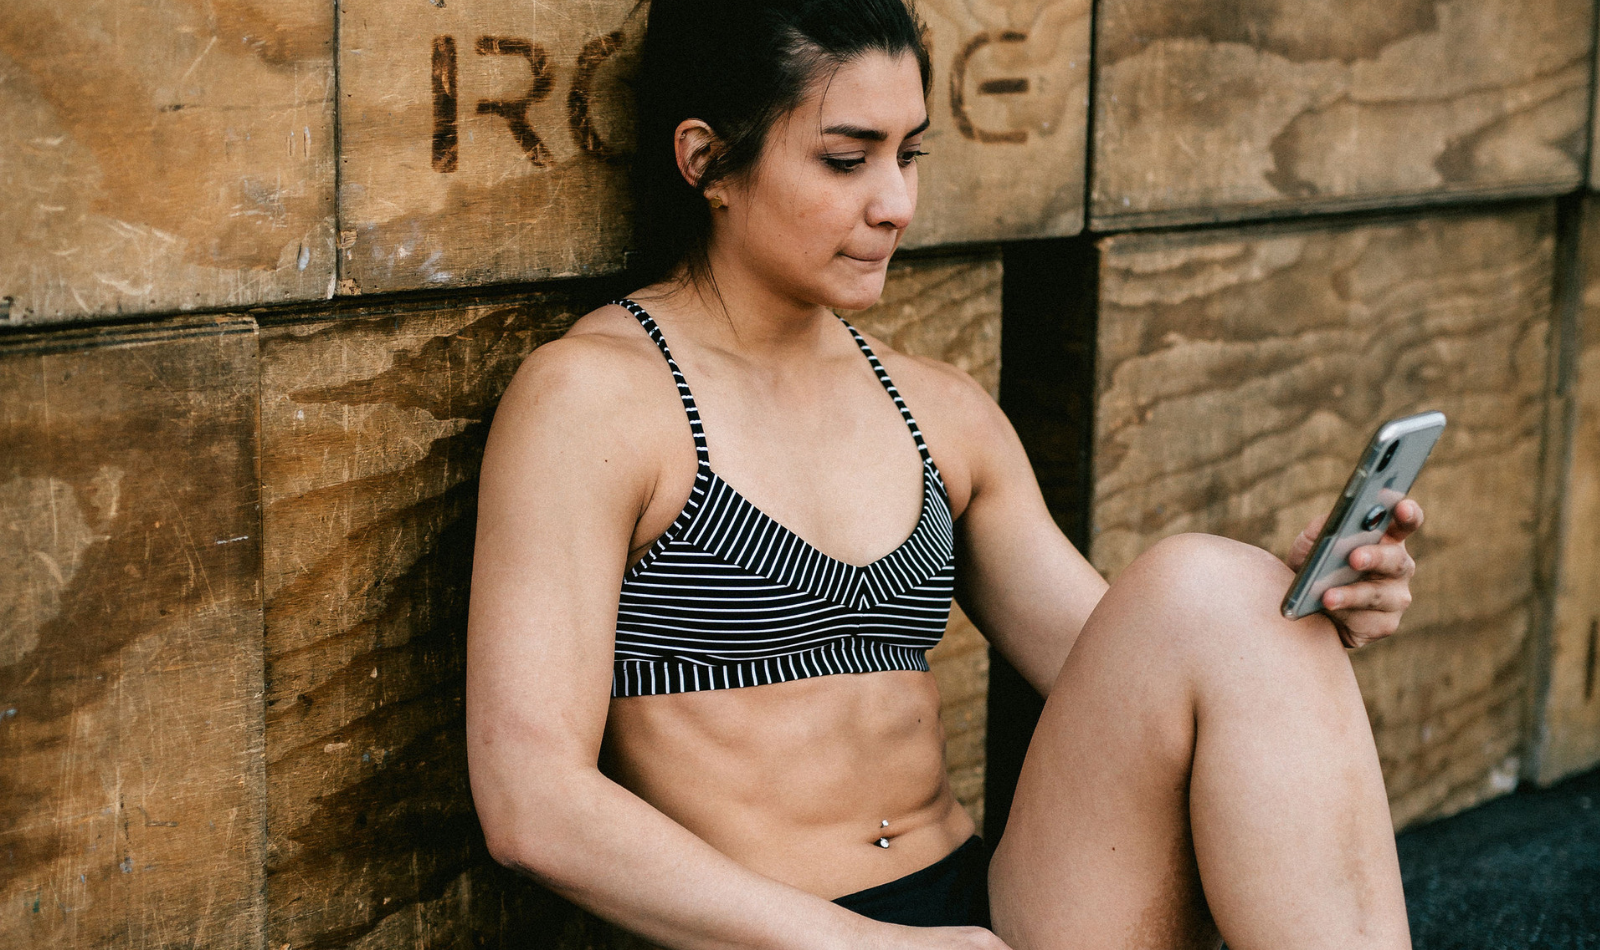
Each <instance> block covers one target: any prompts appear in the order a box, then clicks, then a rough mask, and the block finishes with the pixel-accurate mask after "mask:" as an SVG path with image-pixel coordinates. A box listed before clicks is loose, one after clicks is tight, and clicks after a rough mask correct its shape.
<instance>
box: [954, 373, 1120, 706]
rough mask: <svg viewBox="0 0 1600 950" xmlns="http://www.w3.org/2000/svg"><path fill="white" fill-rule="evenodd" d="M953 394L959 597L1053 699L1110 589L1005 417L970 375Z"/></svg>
mask: <svg viewBox="0 0 1600 950" xmlns="http://www.w3.org/2000/svg"><path fill="white" fill-rule="evenodd" d="M952 390H953V391H952V392H951V393H950V396H951V397H952V398H950V399H948V400H946V401H945V402H944V405H945V407H947V408H948V409H949V410H951V411H952V414H951V416H950V418H952V419H953V421H955V423H956V427H957V431H956V432H953V433H951V434H952V435H956V436H957V438H956V439H955V440H954V441H955V446H956V447H958V451H960V452H961V453H962V459H961V461H962V462H963V464H964V467H965V472H964V473H963V474H964V478H963V482H964V483H965V484H968V485H970V494H969V497H968V500H967V505H966V508H965V509H964V511H963V512H962V514H961V518H960V520H959V521H958V522H957V524H956V561H957V565H958V567H957V570H956V580H957V585H958V586H957V590H956V597H957V599H958V600H959V601H960V603H961V607H962V609H963V610H965V611H966V613H967V616H969V617H970V618H971V619H972V621H973V623H975V624H976V625H977V627H978V629H979V630H982V631H983V633H984V635H985V636H986V637H988V638H989V641H990V642H991V643H993V644H994V645H995V647H996V648H997V649H999V650H1000V653H1001V654H1002V655H1003V656H1004V657H1005V658H1006V660H1008V661H1009V662H1010V663H1011V665H1012V666H1014V667H1016V668H1017V671H1018V672H1020V673H1021V674H1022V676H1023V678H1024V679H1026V680H1027V681H1028V682H1029V684H1031V685H1032V686H1033V688H1034V689H1036V690H1038V691H1039V694H1040V695H1045V694H1047V693H1048V692H1049V691H1050V687H1051V685H1052V684H1053V683H1054V682H1055V680H1056V674H1057V673H1059V672H1060V671H1061V665H1062V663H1064V662H1066V659H1067V654H1068V653H1069V652H1071V650H1072V644H1073V643H1074V642H1076V640H1077V638H1078V632H1079V631H1081V630H1082V629H1083V624H1084V621H1085V620H1087V619H1088V618H1089V614H1090V613H1091V612H1093V611H1094V608H1095V605H1096V604H1098V603H1099V602H1100V597H1101V595H1102V594H1104V593H1105V590H1106V586H1107V585H1106V582H1105V580H1104V579H1103V578H1101V576H1100V573H1099V572H1098V571H1096V570H1095V569H1094V568H1093V567H1091V566H1090V564H1089V562H1088V561H1087V560H1085V559H1084V557H1083V555H1082V554H1080V553H1079V552H1078V549H1077V548H1075V547H1073V545H1072V542H1071V541H1068V540H1067V537H1066V535H1064V534H1062V533H1061V529H1060V527H1058V526H1057V525H1056V523H1055V519H1054V518H1052V517H1051V515H1050V509H1049V508H1048V507H1047V506H1046V505H1045V501H1044V496H1043V494H1042V493H1041V492H1040V491H1039V483H1038V480H1037V479H1035V478H1034V474H1033V467H1032V466H1031V465H1030V464H1029V463H1028V455H1027V452H1026V451H1025V450H1024V449H1023V447H1022V442H1021V440H1020V439H1018V438H1017V434H1016V431H1015V430H1014V429H1012V427H1011V422H1010V420H1008V419H1007V418H1006V416H1005V413H1003V412H1001V411H1000V407H999V406H998V405H996V404H995V402H994V400H993V399H991V398H990V397H989V394H988V393H987V392H985V391H984V390H983V389H982V388H981V387H979V386H978V385H977V384H976V383H974V382H972V380H971V379H969V378H967V377H966V376H965V374H960V379H959V382H958V385H956V386H954V387H952ZM941 444H943V440H941Z"/></svg>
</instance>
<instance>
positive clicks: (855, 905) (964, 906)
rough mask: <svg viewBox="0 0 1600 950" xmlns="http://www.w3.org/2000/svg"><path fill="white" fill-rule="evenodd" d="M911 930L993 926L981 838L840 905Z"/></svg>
mask: <svg viewBox="0 0 1600 950" xmlns="http://www.w3.org/2000/svg"><path fill="white" fill-rule="evenodd" d="M834 903H835V904H838V905H839V906H841V907H844V908H846V909H848V910H853V911H855V912H856V913H858V914H860V915H862V916H863V917H871V918H872V919H873V920H881V921H883V922H884V923H886V924H906V925H908V926H911V927H961V926H974V927H987V926H989V846H988V845H987V844H985V843H984V841H983V839H982V838H980V837H978V836H977V835H973V836H972V837H970V838H968V839H967V841H966V843H965V844H963V845H962V846H961V847H959V848H957V849H955V850H954V851H952V852H950V853H949V854H948V855H946V856H945V857H943V858H941V859H939V860H938V861H935V862H934V863H933V864H930V865H928V866H927V867H925V868H923V869H922V870H920V871H912V872H911V873H910V874H907V875H906V876H905V877H902V878H896V879H895V880H893V881H890V882H888V883H887V884H879V885H878V886H877V887H869V888H867V889H866V890H864V891H856V892H855V893H854V894H846V895H845V896H843V897H841V898H839V899H838V900H836V901H834Z"/></svg>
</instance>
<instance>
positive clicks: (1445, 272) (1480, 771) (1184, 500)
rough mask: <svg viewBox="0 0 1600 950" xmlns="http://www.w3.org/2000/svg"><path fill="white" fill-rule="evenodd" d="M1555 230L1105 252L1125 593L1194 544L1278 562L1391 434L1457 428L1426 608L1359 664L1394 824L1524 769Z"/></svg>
mask: <svg viewBox="0 0 1600 950" xmlns="http://www.w3.org/2000/svg"><path fill="white" fill-rule="evenodd" d="M1553 235H1554V214H1553V209H1552V208H1551V207H1549V206H1546V205H1540V206H1532V207H1529V206H1523V207H1521V208H1518V209H1514V210H1507V211H1504V212H1501V213H1496V214H1483V215H1477V216H1466V215H1442V216H1419V217H1409V218H1404V219H1392V220H1379V221H1375V222H1371V223H1364V224H1360V225H1347V226H1339V227H1324V228H1313V227H1303V228H1287V227H1281V228H1280V227H1257V228H1253V229H1248V230H1227V231H1211V232H1199V233H1188V234H1151V235H1139V236H1124V237H1118V238H1110V239H1107V240H1105V241H1103V242H1102V244H1101V251H1102V254H1103V258H1102V271H1101V284H1100V299H1101V310H1100V330H1099V338H1100V343H1099V359H1098V368H1097V377H1098V382H1097V389H1098V404H1097V407H1096V411H1095V426H1096V436H1095V443H1096V445H1095V466H1094V467H1095V485H1094V501H1093V508H1092V522H1093V524H1092V539H1093V540H1092V559H1093V561H1094V563H1095V565H1096V566H1097V567H1099V568H1100V569H1101V570H1102V571H1104V572H1106V573H1107V574H1108V575H1112V576H1114V575H1115V574H1116V573H1117V572H1118V571H1119V570H1121V568H1122V567H1123V566H1125V565H1126V564H1127V563H1128V562H1129V561H1130V560H1131V559H1132V558H1133V557H1134V556H1135V555H1136V554H1137V553H1138V552H1139V551H1141V550H1143V549H1144V548H1146V547H1147V546H1148V545H1149V544H1150V543H1151V542H1152V541H1154V540H1156V539H1157V538H1160V537H1163V536H1166V535H1170V534H1174V533H1177V532H1180V531H1208V532H1213V533H1216V534H1222V535H1226V536H1228V537H1233V538H1238V539H1241V540H1245V541H1249V542H1252V543H1255V544H1260V545H1262V546H1263V547H1265V548H1267V549H1268V550H1271V551H1273V552H1275V553H1278V554H1279V555H1280V556H1281V555H1283V554H1285V553H1286V552H1287V550H1288V545H1289V543H1290V541H1291V540H1292V539H1293V538H1294V536H1295V535H1296V534H1298V532H1299V531H1300V530H1301V528H1302V527H1303V526H1304V525H1305V524H1306V522H1308V521H1309V520H1310V519H1311V518H1312V517H1313V516H1315V515H1316V514H1319V513H1320V512H1322V511H1324V510H1326V509H1327V508H1329V507H1330V506H1331V503H1332V501H1333V499H1334V497H1335V496H1336V495H1337V493H1338V490H1339V488H1340V487H1341V486H1342V484H1343V482H1344V479H1345V478H1346V477H1347V476H1348V475H1349V471H1350V468H1351V466H1353V465H1354V463H1355V459H1356V456H1357V455H1358V453H1359V451H1360V449H1361V447H1362V446H1363V445H1364V444H1365V442H1366V439H1367V438H1368V436H1369V435H1370V434H1371V432H1372V430H1373V429H1375V428H1376V426H1377V424H1378V423H1379V422H1380V421H1381V420H1383V419H1385V418H1388V417H1390V416H1394V415H1398V414H1401V413H1405V412H1410V411H1417V410H1421V409H1440V410H1443V411H1444V412H1445V413H1446V415H1448V416H1449V418H1450V425H1449V429H1448V430H1447V431H1446V433H1445V436H1444V438H1443V439H1442V440H1441V442H1440V443H1439V445H1438V447H1437V448H1436V450H1435V451H1434V453H1433V458H1432V461H1431V462H1430V463H1429V466H1428V470H1427V471H1426V472H1424V473H1423V476H1422V478H1421V480H1420V481H1419V483H1418V486H1417V488H1416V491H1415V495H1416V497H1417V499H1418V500H1419V501H1420V502H1421V503H1422V504H1423V506H1424V507H1425V508H1426V510H1427V512H1428V523H1427V525H1426V526H1425V527H1424V529H1423V530H1422V532H1421V533H1420V534H1419V535H1417V536H1416V538H1415V539H1414V540H1413V542H1412V543H1411V545H1410V547H1411V550H1412V552H1413V553H1414V554H1415V556H1416V558H1417V561H1418V564H1419V569H1418V574H1417V576H1416V579H1415V581H1414V582H1413V586H1412V589H1413V592H1414V593H1415V597H1416V599H1415V602H1414V604H1413V606H1412V608H1411V610H1410V612H1409V613H1408V614H1407V615H1406V619H1405V622H1404V626H1403V628H1402V631H1401V633H1400V634H1399V635H1397V636H1396V637H1394V638H1392V639H1390V640H1388V641H1385V642H1383V643H1379V644H1375V645H1373V646H1370V647H1367V648H1365V649H1363V650H1361V651H1359V652H1357V653H1355V654H1354V655H1353V659H1354V662H1355V665H1356V672H1357V675H1358V677H1359V678H1360V680H1361V684H1362V691H1363V693H1364V695H1365V696H1366V700H1367V708H1368V713H1369V715H1370V717H1371V720H1372V725H1373V729H1374V733H1375V735H1376V737H1377V741H1378V751H1379V755H1380V757H1381V759H1382V762H1383V766H1384V772H1385V776H1386V778H1387V781H1388V786H1389V792H1390V797H1391V803H1392V806H1393V809H1394V817H1395V820H1396V822H1397V824H1401V825H1403V824H1407V823H1409V822H1412V821H1415V820H1418V819H1422V818H1429V817H1435V816H1438V815H1442V814H1445V813H1448V812H1451V811H1455V810H1458V809H1460V808H1463V807H1466V806H1468V805H1471V804H1473V803H1475V802H1477V801H1480V800H1482V799H1484V798H1486V797H1489V796H1492V795H1494V794H1497V793H1500V792H1504V791H1508V790H1509V789H1510V788H1511V787H1512V786H1513V785H1514V784H1515V781H1516V778H1517V775H1518V772H1519V768H1520V761H1519V757H1518V756H1519V743H1520V740H1521V736H1522V726H1523V722H1522V717H1523V702H1524V700H1525V698H1526V694H1525V689H1526V684H1525V680H1526V679H1527V676H1526V673H1527V671H1526V669H1525V666H1526V663H1525V661H1524V659H1523V653H1524V645H1525V642H1526V637H1527V635H1528V628H1529V624H1530V617H1531V613H1530V612H1531V609H1532V604H1533V573H1534V551H1533V545H1534V541H1535V535H1534V527H1535V521H1536V517H1535V515H1536V512H1535V503H1536V491H1537V487H1538V482H1539V478H1538V464H1539V454H1540V442H1541V433H1542V426H1543V409H1544V406H1543V397H1544V385H1545V379H1546V366H1547V353H1548V336H1549V327H1550V314H1549V311H1550V301H1551V283H1552V277H1553V267H1554V264H1553V253H1554V252H1553V245H1554V237H1553ZM1486 544H1487V545H1490V546H1492V548H1493V554H1492V555H1487V554H1486V550H1487V549H1486V547H1485V545H1486Z"/></svg>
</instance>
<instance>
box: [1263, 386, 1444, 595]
mask: <svg viewBox="0 0 1600 950" xmlns="http://www.w3.org/2000/svg"><path fill="white" fill-rule="evenodd" d="M1443 433H1444V413H1442V412H1419V413H1417V414H1416V415H1414V416H1405V417H1403V418H1400V419H1390V420H1389V421H1388V422H1385V423H1384V424H1383V425H1381V426H1379V427H1378V431H1377V433H1376V434H1375V435H1373V437H1372V441H1371V442H1368V443H1367V450H1366V451H1365V452H1364V453H1362V456H1361V461H1360V463H1359V464H1357V465H1356V470H1355V472H1354V473H1353V474H1352V475H1351V476H1350V481H1348V482H1346V483H1345V486H1344V491H1343V492H1342V493H1340V495H1339V500H1338V502H1337V503H1335V504H1334V506H1333V512H1332V513H1331V514H1329V515H1328V522H1327V523H1326V524H1324V525H1323V526H1322V533H1321V534H1320V535H1318V536H1317V543H1316V544H1315V545H1313V546H1312V548H1311V556H1310V557H1308V558H1306V562H1305V564H1303V565H1301V567H1300V573H1299V574H1296V575H1295V578H1294V583H1293V584H1290V585H1289V593H1287V594H1285V595H1284V597H1283V615H1284V616H1285V617H1288V618H1289V619H1290V620H1298V619H1299V618H1301V617H1305V616H1308V615H1310V614H1314V613H1316V612H1317V611H1319V610H1321V609H1322V595H1323V594H1324V593H1326V592H1327V591H1328V589H1329V588H1330V587H1340V586H1343V585H1345V584H1349V583H1351V582H1353V581H1355V580H1356V579H1358V578H1359V577H1360V576H1361V572H1360V571H1358V570H1356V569H1355V568H1353V567H1351V566H1350V552H1351V551H1354V550H1355V549H1356V548H1359V547H1362V546H1364V545H1368V544H1374V543H1376V542H1377V541H1378V539H1379V538H1382V537H1383V533H1384V532H1385V531H1386V530H1388V528H1389V519H1391V518H1393V517H1394V506H1395V505H1398V504H1399V503H1400V500H1401V499H1402V498H1404V497H1406V494H1407V493H1408V492H1410V491H1411V484H1412V482H1415V481H1416V480H1417V473H1419V472H1421V471H1422V463H1424V462H1426V461H1427V460H1428V454H1429V453H1430V452H1432V451H1433V446H1434V443H1436V442H1438V441H1439V436H1440V435H1441V434H1443Z"/></svg>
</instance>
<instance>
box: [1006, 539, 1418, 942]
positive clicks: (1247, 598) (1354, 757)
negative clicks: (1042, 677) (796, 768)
mask: <svg viewBox="0 0 1600 950" xmlns="http://www.w3.org/2000/svg"><path fill="white" fill-rule="evenodd" d="M1289 579H1290V574H1289V571H1288V568H1286V567H1285V566H1284V565H1283V564H1282V563H1281V562H1279V561H1278V560H1277V559H1276V558H1274V557H1272V556H1271V555H1270V554H1267V553H1266V552H1263V551H1261V550H1259V549H1257V548H1253V547H1250V546H1248V545H1244V544H1239V543H1237V542H1233V541H1227V540H1224V539H1221V538H1213V537H1208V536H1205V535H1185V536H1182V537H1178V538H1170V539H1168V540H1166V541H1163V542H1161V543H1159V544H1157V545H1155V546H1153V547H1152V548H1151V549H1150V550H1149V551H1148V552H1146V553H1145V554H1144V555H1142V556H1141V557H1140V558H1139V559H1138V560H1136V561H1135V562H1134V563H1133V564H1132V565H1131V566H1130V567H1129V568H1128V569H1127V571H1126V572H1125V573H1124V574H1123V575H1122V576H1121V577H1120V578H1118V580H1117V582H1116V583H1115V584H1113V585H1112V587H1111V589H1110V590H1109V591H1108V592H1107V593H1106V595H1105V598H1104V599H1103V600H1102V601H1101V603H1100V605H1099V606H1098V607H1097V608H1096V609H1095V612H1094V614H1093V615H1092V616H1091V617H1090V619H1089V622H1088V623H1087V624H1086V625H1085V627H1084V630H1083V633H1082V635H1081V636H1080V638H1079V640H1078V642H1077V644H1076V645H1075V646H1074V647H1073V650H1072V654H1071V656H1070V657H1068V659H1067V662H1066V664H1065V666H1064V667H1063V668H1062V671H1061V675H1060V677H1059V678H1058V679H1057V681H1056V684H1055V687H1054V688H1053V689H1052V691H1051V694H1050V699H1049V702H1047V703H1046V705H1045V710H1044V715H1043V716H1042V717H1041V719H1040V721H1039V727H1038V730H1037V731H1036V732H1035V733H1034V738H1033V743H1032V745H1031V746H1030V747H1029V749H1028V757H1027V760H1026V762H1025V763H1024V765H1023V769H1022V776H1021V779H1020V781H1019V783H1018V786H1017V794H1016V800H1015V803H1014V805H1013V807H1012V810H1011V815H1010V818H1009V821H1008V825H1007V829H1006V833H1005V837H1004V838H1003V840H1002V841H1001V842H1000V844H999V847H998V848H997V850H996V854H995V859H994V865H993V868H992V870H991V871H990V876H989V882H990V883H989V890H990V895H991V898H992V900H993V904H994V920H995V931H996V933H998V934H999V935H1000V937H1001V938H1002V939H1004V940H1005V941H1006V942H1007V943H1008V944H1010V945H1011V946H1012V947H1013V948H1016V950H1055V948H1067V947H1073V948H1077V947H1094V948H1113V947H1115V948H1123V947H1127V948H1134V947H1139V948H1143V947H1163V948H1177V947H1184V948H1187V947H1215V946H1216V945H1217V941H1218V936H1217V934H1218V931H1219V930H1220V933H1221V935H1222V936H1223V937H1226V939H1227V942H1228V946H1229V948H1230V950H1298V948H1312V947H1316V948H1324V947H1326V948H1339V950H1352V948H1366V947H1373V948H1377V947H1382V948H1386V950H1388V948H1405V947H1409V946H1410V943H1411V940H1410V934H1409V930H1408V927H1407V923H1406V914H1405V900H1404V897H1403V895H1402V893H1401V889H1400V868H1399V863H1398V860H1397V858H1396V855H1395V847H1394V834H1393V829H1392V826H1391V824H1390V818H1389V806H1388V801H1387V798H1386V797H1385V794H1384V789H1383V777H1382V775H1381V773H1380V772H1379V770H1378V757H1377V753H1376V751H1375V749H1374V747H1373V743H1372V731H1371V728H1370V726H1369V725H1368V723H1367V717H1366V712H1365V710H1364V709H1363V707H1362V703H1361V695H1360V692H1359V691H1358V689H1357V686H1356V682H1355V676H1354V674H1353V673H1352V672H1351V669H1350V662H1349V659H1348V658H1347V657H1346V656H1345V653H1344V649H1343V648H1342V647H1341V646H1340V644H1339V639H1338V636H1337V634H1336V633H1335V632H1334V630H1333V628H1332V626H1331V624H1329V622H1328V621H1327V620H1326V619H1325V618H1323V617H1321V616H1318V617H1315V618H1308V619H1306V620H1302V621H1299V622H1293V623H1291V622H1289V621H1286V620H1284V619H1282V617H1280V616H1279V614H1278V610H1277V607H1278V601H1279V600H1280V599H1281V598H1282V596H1283V592H1284V590H1285V589H1287V587H1288V583H1289ZM1213 920H1214V922H1215V925H1214V926H1213Z"/></svg>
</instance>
